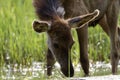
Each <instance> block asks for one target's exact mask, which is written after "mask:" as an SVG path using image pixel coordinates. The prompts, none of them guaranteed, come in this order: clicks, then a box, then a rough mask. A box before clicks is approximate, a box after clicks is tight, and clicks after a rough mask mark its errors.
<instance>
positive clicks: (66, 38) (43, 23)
mask: <svg viewBox="0 0 120 80" xmlns="http://www.w3.org/2000/svg"><path fill="white" fill-rule="evenodd" d="M33 5H34V7H35V10H36V14H37V16H38V17H39V20H35V21H34V22H33V29H34V30H35V31H36V32H38V33H41V32H46V33H47V36H48V52H47V75H51V74H52V67H53V65H54V63H55V62H56V61H58V62H59V64H60V66H61V71H62V73H63V74H64V75H65V76H67V77H69V76H70V77H72V76H73V75H74V69H73V65H72V62H71V57H70V55H71V54H70V49H71V47H72V45H73V44H74V40H73V38H72V35H71V29H72V28H82V27H83V26H84V25H86V24H88V23H89V22H91V21H92V20H94V19H95V18H96V17H97V16H98V15H99V10H95V11H94V12H92V13H89V14H86V15H82V16H77V17H73V18H69V19H64V13H65V11H64V8H63V7H62V6H61V2H60V1H59V0H33ZM86 56H87V55H86ZM86 66H87V68H89V67H88V66H89V64H87V65H86ZM85 74H86V75H88V72H86V73H85Z"/></svg>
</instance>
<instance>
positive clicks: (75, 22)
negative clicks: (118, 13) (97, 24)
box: [67, 10, 100, 28]
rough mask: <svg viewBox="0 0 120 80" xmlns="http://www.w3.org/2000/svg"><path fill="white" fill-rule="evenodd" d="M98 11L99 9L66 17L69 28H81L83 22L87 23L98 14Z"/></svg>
mask: <svg viewBox="0 0 120 80" xmlns="http://www.w3.org/2000/svg"><path fill="white" fill-rule="evenodd" d="M99 13H100V12H99V10H95V11H94V12H93V13H90V14H86V15H82V16H78V17H74V18H71V19H68V20H67V21H68V24H69V25H70V27H71V28H81V27H82V26H84V25H85V24H88V23H89V22H91V21H93V20H94V19H95V18H96V17H97V16H98V15H99Z"/></svg>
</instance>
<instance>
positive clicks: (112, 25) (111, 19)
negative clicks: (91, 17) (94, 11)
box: [106, 2, 119, 74]
mask: <svg viewBox="0 0 120 80" xmlns="http://www.w3.org/2000/svg"><path fill="white" fill-rule="evenodd" d="M113 15H114V16H113ZM106 16H107V21H108V26H109V29H110V42H111V65H112V73H113V74H116V73H117V66H118V61H119V54H118V46H117V43H118V30H117V19H118V10H117V5H115V2H114V3H113V5H112V6H111V7H110V8H109V9H108V11H107V15H106Z"/></svg>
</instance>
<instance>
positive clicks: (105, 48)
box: [0, 0, 110, 65]
mask: <svg viewBox="0 0 120 80" xmlns="http://www.w3.org/2000/svg"><path fill="white" fill-rule="evenodd" d="M34 19H36V16H35V13H34V8H33V6H32V0H0V63H1V65H3V64H4V62H5V60H7V59H6V56H7V55H8V56H9V57H8V59H9V60H10V62H11V63H18V64H21V63H22V64H25V65H28V64H30V63H31V62H32V61H44V60H45V55H46V50H47V46H46V45H47V43H46V39H47V38H46V34H45V33H42V34H37V33H36V32H34V31H33V29H32V21H33V20H34ZM72 33H73V38H74V39H75V44H74V46H73V48H72V58H73V62H74V63H75V64H77V63H78V61H79V45H78V40H77V35H76V32H75V30H72ZM88 40H89V45H88V47H89V52H88V53H89V57H90V59H91V60H94V61H97V60H106V61H108V56H109V53H110V47H109V46H110V42H109V38H108V37H107V35H106V34H105V33H104V32H103V31H102V29H101V28H100V27H99V25H97V27H95V28H93V27H91V28H89V39H88Z"/></svg>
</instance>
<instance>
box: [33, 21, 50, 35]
mask: <svg viewBox="0 0 120 80" xmlns="http://www.w3.org/2000/svg"><path fill="white" fill-rule="evenodd" d="M33 29H34V30H35V31H36V32H38V33H41V32H46V31H48V30H49V29H50V24H49V23H48V22H47V21H38V20H34V21H33Z"/></svg>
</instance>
